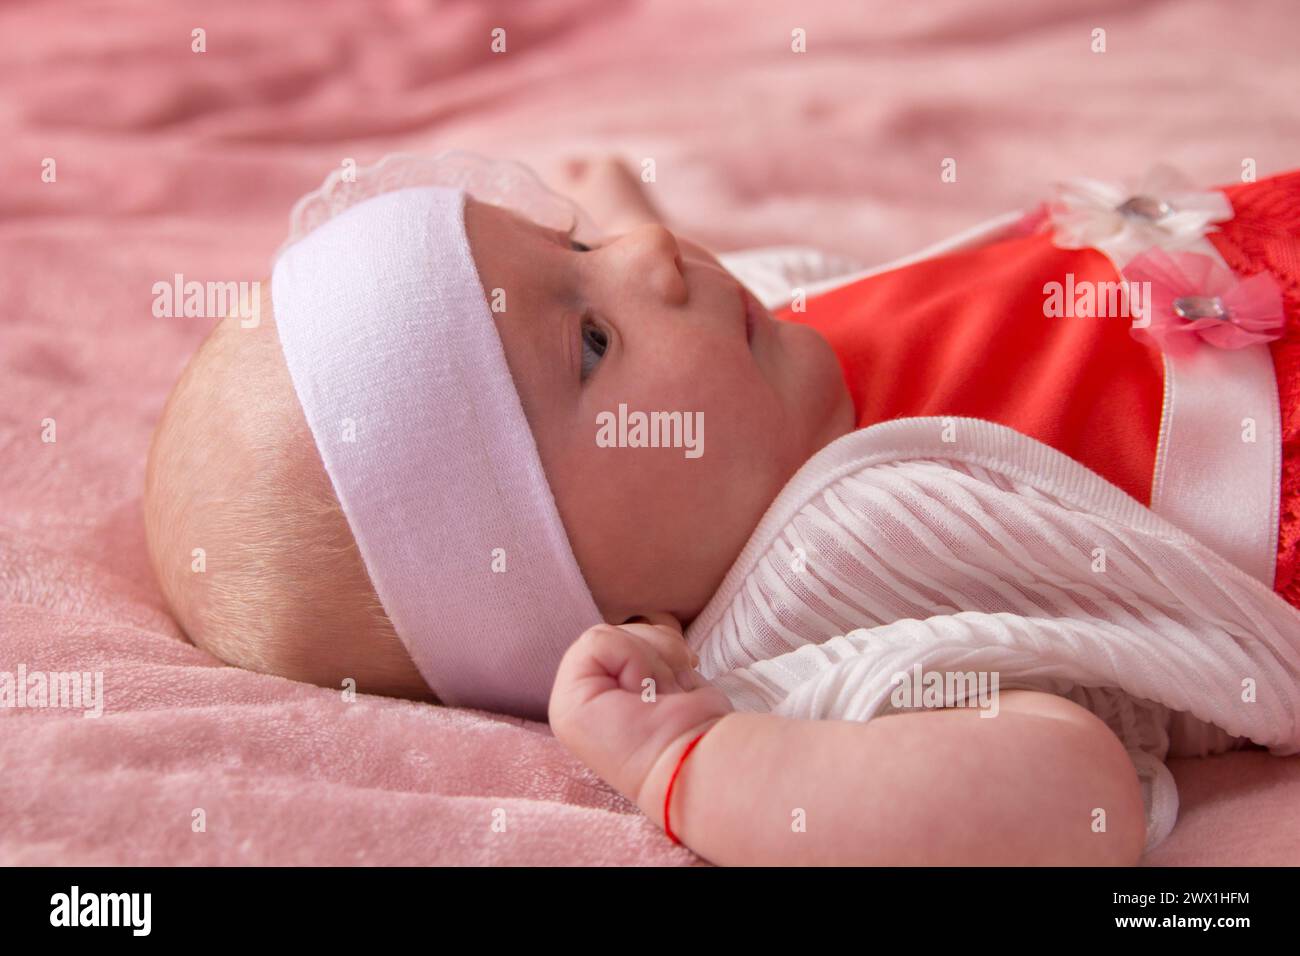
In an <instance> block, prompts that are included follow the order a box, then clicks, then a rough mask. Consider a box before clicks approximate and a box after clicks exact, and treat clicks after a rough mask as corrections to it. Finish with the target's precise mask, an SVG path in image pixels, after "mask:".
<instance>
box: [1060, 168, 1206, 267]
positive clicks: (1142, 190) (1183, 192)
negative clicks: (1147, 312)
mask: <svg viewBox="0 0 1300 956" xmlns="http://www.w3.org/2000/svg"><path fill="white" fill-rule="evenodd" d="M1046 213H1047V218H1048V219H1049V220H1050V222H1051V228H1052V243H1053V244H1054V245H1056V246H1058V247H1060V248H1062V249H1085V248H1093V249H1098V250H1100V251H1102V252H1104V253H1105V254H1106V255H1107V256H1109V257H1110V259H1111V260H1112V261H1113V262H1114V263H1115V265H1116V267H1118V268H1120V269H1122V268H1123V267H1124V266H1125V265H1127V264H1128V262H1129V261H1130V260H1131V259H1133V258H1134V257H1135V256H1138V255H1141V254H1142V253H1144V252H1146V251H1148V250H1149V249H1153V248H1155V249H1163V250H1166V251H1172V250H1177V249H1185V248H1187V247H1188V246H1192V245H1195V244H1196V243H1197V242H1198V241H1199V240H1200V239H1201V238H1202V237H1204V236H1205V234H1206V233H1207V232H1208V231H1210V230H1211V229H1212V227H1213V224H1214V223H1217V222H1225V221H1227V220H1229V219H1231V218H1232V204H1231V203H1230V202H1229V201H1228V197H1227V196H1225V195H1224V194H1223V193H1221V192H1217V191H1214V190H1197V189H1195V188H1194V187H1193V186H1191V185H1190V184H1189V183H1188V181H1187V180H1186V179H1185V178H1184V177H1183V176H1182V175H1181V174H1180V173H1179V172H1178V171H1177V170H1175V169H1172V168H1171V167H1169V166H1163V165H1162V166H1156V167H1154V168H1153V169H1152V170H1151V171H1150V172H1148V173H1147V174H1146V175H1145V176H1144V177H1143V178H1142V179H1141V181H1139V182H1138V184H1137V185H1136V187H1135V188H1132V189H1128V188H1125V187H1124V186H1122V185H1120V184H1118V183H1108V182H1102V181H1100V180H1097V179H1072V180H1069V181H1067V182H1064V183H1058V184H1057V186H1056V196H1055V198H1054V200H1053V201H1051V202H1049V203H1048V204H1047V209H1046Z"/></svg>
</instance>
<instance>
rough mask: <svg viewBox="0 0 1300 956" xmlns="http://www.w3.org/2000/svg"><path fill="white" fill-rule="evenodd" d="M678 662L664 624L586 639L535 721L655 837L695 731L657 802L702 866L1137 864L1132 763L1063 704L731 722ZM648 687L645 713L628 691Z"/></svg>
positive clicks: (1137, 805)
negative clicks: (652, 690) (678, 674)
mask: <svg viewBox="0 0 1300 956" xmlns="http://www.w3.org/2000/svg"><path fill="white" fill-rule="evenodd" d="M678 633H679V632H678ZM687 653H688V652H686V650H685V644H684V642H683V641H682V640H681V638H680V636H674V634H673V632H672V631H671V630H670V629H669V628H666V627H649V626H640V625H638V626H633V627H624V628H614V627H608V626H606V627H604V628H597V629H593V631H588V632H586V633H585V634H584V635H583V636H582V638H580V639H579V641H578V642H577V643H575V644H574V646H573V647H572V648H571V649H570V651H569V653H568V654H567V655H566V657H565V660H564V662H563V664H562V665H561V668H560V674H559V675H558V676H557V680H556V687H555V691H554V693H553V694H552V698H551V724H552V729H553V730H554V731H555V733H556V736H558V737H559V738H560V739H561V740H562V741H563V742H564V743H565V744H566V746H568V747H569V748H570V749H571V750H573V751H574V752H575V753H576V754H577V755H578V756H579V757H581V758H582V759H583V760H584V761H586V763H587V764H588V765H589V766H591V767H592V769H593V770H595V771H596V772H597V773H599V774H601V776H602V777H604V778H605V779H606V780H608V781H609V782H610V783H611V784H613V785H614V786H615V787H616V788H617V789H619V790H620V791H621V792H622V793H624V794H625V795H627V796H628V797H630V798H631V799H634V800H636V801H637V803H638V805H639V806H640V807H641V809H642V810H643V811H644V812H645V813H646V815H647V816H649V817H650V818H651V819H652V820H654V821H655V822H656V823H658V824H659V825H661V826H662V825H663V801H664V795H665V792H666V790H667V787H668V780H669V777H670V776H671V774H672V772H673V770H674V769H675V768H676V767H677V765H678V761H679V758H680V756H681V754H682V751H683V750H684V749H685V747H686V746H687V745H688V744H689V743H690V741H691V740H693V739H694V738H695V737H696V736H697V735H698V734H699V733H700V732H701V731H702V730H706V729H707V732H706V733H705V735H704V737H703V738H702V739H701V740H700V742H699V744H698V745H697V746H696V747H695V749H694V750H693V751H692V752H691V754H690V756H689V757H688V758H687V760H686V762H685V763H684V764H683V765H682V769H681V772H680V774H679V776H678V779H677V782H676V784H675V785H674V787H673V800H672V806H671V807H670V816H671V824H672V828H673V831H674V833H676V834H677V836H678V838H679V839H681V840H682V842H683V843H685V844H686V845H687V846H689V847H691V848H692V849H693V850H695V851H696V852H697V853H699V854H700V855H701V856H703V857H705V858H706V859H709V860H711V861H713V862H715V863H720V864H727V865H786V864H790V865H799V864H823V865H836V864H846V865H853V864H884V865H889V864H905V865H916V864H933V865H949V864H951V865H958V864H1130V863H1134V862H1136V861H1137V860H1138V858H1139V857H1140V855H1141V852H1142V848H1143V842H1144V812H1143V806H1142V797H1141V791H1140V788H1139V785H1138V781H1137V775H1136V772H1135V770H1134V768H1133V765H1132V763H1131V761H1130V760H1129V758H1128V755H1127V754H1126V753H1125V751H1124V748H1123V746H1122V745H1121V744H1120V742H1119V740H1118V739H1117V738H1116V737H1115V736H1114V734H1113V733H1111V731H1110V730H1109V728H1107V727H1106V725H1105V724H1104V723H1102V721H1101V720H1099V719H1098V718H1096V717H1095V716H1093V715H1092V714H1091V713H1089V712H1088V711H1086V710H1084V709H1083V708H1081V707H1079V706H1077V705H1075V704H1073V703H1071V702H1070V701H1067V700H1065V699H1063V698H1059V697H1055V696H1053V695H1049V694H1040V693H1036V692H1032V691H1005V692H1003V693H1002V694H1001V696H1000V700H999V703H1000V710H999V713H998V716H996V717H993V718H985V717H981V716H980V711H978V710H977V709H973V708H954V709H949V710H937V711H920V712H913V713H906V714H897V715H893V716H889V717H883V718H878V719H876V720H873V721H870V722H866V723H862V722H855V721H834V720H826V721H810V720H792V719H788V718H783V717H777V716H773V715H770V714H741V713H734V712H732V711H731V708H730V705H729V704H727V703H726V701H725V697H723V695H722V694H721V692H720V691H718V690H717V689H716V688H712V687H703V688H699V689H691V688H690V687H682V686H680V682H679V681H678V680H677V679H676V678H675V677H674V676H672V675H673V672H674V671H679V670H681V669H682V666H681V665H682V664H683V662H685V655H686V654H687ZM687 666H689V664H688V662H687ZM647 676H649V677H652V678H654V680H655V684H656V694H655V700H654V701H653V702H650V701H647V700H646V699H645V694H644V693H642V692H641V690H642V686H643V681H644V679H645V678H646V677H647ZM687 680H688V681H689V678H687ZM1097 810H1102V811H1104V818H1101V817H1099V815H1098V814H1097V813H1096V811H1097ZM1098 819H1104V822H1105V830H1104V832H1097V831H1096V830H1095V829H1094V821H1096V820H1098Z"/></svg>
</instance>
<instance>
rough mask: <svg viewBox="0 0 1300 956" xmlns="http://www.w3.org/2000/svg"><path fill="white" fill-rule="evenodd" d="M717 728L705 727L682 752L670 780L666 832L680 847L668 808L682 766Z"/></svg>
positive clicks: (667, 795)
mask: <svg viewBox="0 0 1300 956" xmlns="http://www.w3.org/2000/svg"><path fill="white" fill-rule="evenodd" d="M716 726H717V723H716V722H714V723H712V724H710V725H709V726H707V727H705V728H704V729H703V730H701V731H700V732H699V734H698V735H697V736H696V738H695V739H694V740H692V741H691V742H690V743H689V744H687V745H686V749H685V750H683V751H682V755H681V756H680V757H678V758H677V766H676V767H674V768H673V775H672V776H671V777H669V778H668V792H667V793H666V794H664V832H665V833H667V834H668V839H670V840H672V841H673V842H674V843H676V844H677V845H678V846H681V845H682V841H681V840H679V839H677V834H675V833H673V828H672V826H671V824H669V822H668V807H669V805H670V804H671V803H672V801H673V784H675V783H676V782H677V775H678V774H679V773H681V772H682V764H684V763H686V758H687V757H689V756H690V753H691V751H692V750H694V749H695V745H696V744H698V743H699V742H700V738H701V737H703V736H704V735H705V734H707V733H708V732H709V731H710V730H712V729H713V728H714V727H716Z"/></svg>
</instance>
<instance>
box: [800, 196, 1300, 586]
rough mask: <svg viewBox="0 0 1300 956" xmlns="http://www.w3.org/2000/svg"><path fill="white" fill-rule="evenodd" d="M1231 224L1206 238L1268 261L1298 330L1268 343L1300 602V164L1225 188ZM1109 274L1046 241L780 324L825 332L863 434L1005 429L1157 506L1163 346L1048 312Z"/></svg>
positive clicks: (872, 288)
mask: <svg viewBox="0 0 1300 956" xmlns="http://www.w3.org/2000/svg"><path fill="white" fill-rule="evenodd" d="M1222 191H1223V192H1224V193H1225V194H1226V195H1227V196H1228V198H1229V200H1230V201H1231V203H1232V205H1233V212H1234V215H1233V218H1232V219H1231V220H1229V221H1227V222H1224V223H1221V224H1220V225H1219V231H1218V232H1211V233H1210V234H1209V238H1210V240H1211V241H1212V242H1213V243H1214V245H1215V247H1216V248H1217V249H1218V250H1219V252H1220V253H1221V254H1222V255H1223V257H1224V259H1225V260H1226V261H1227V263H1228V265H1229V266H1230V267H1231V268H1232V269H1233V271H1234V272H1235V273H1237V274H1238V275H1239V276H1242V277H1244V276H1248V275H1252V274H1254V273H1256V272H1258V271H1261V270H1265V269H1266V270H1268V271H1269V272H1271V273H1272V274H1273V275H1274V276H1275V278H1276V279H1277V280H1278V282H1279V284H1280V285H1281V287H1282V290H1283V302H1284V308H1285V312H1286V323H1287V325H1286V334H1285V335H1284V337H1283V338H1282V339H1280V340H1278V341H1276V342H1274V343H1272V345H1271V351H1272V355H1273V360H1274V368H1275V371H1276V376H1277V382H1278V392H1279V399H1280V407H1281V444H1282V453H1283V464H1282V475H1281V509H1280V518H1279V535H1278V542H1277V563H1276V574H1275V579H1274V589H1275V590H1276V591H1277V592H1278V593H1279V594H1281V595H1282V596H1283V597H1284V598H1286V599H1287V600H1288V601H1289V602H1290V603H1291V604H1293V605H1295V606H1297V607H1300V574H1298V572H1300V567H1298V565H1300V173H1289V174H1286V175H1283V176H1277V177H1273V178H1271V179H1267V180H1263V181H1261V182H1258V183H1249V184H1242V185H1239V186H1232V187H1228V188H1226V189H1223V190H1222ZM1066 274H1072V275H1073V278H1074V281H1075V282H1076V284H1081V283H1085V282H1098V283H1101V282H1104V283H1113V282H1116V281H1118V280H1119V278H1120V277H1119V275H1118V274H1117V273H1116V271H1115V268H1114V266H1113V265H1112V264H1111V262H1110V260H1109V259H1108V258H1107V257H1106V256H1105V255H1103V254H1102V253H1100V252H1098V251H1096V250H1093V249H1075V250H1071V249H1060V248H1057V247H1056V246H1054V245H1053V244H1052V239H1051V236H1050V235H1049V234H1045V233H1039V234H1035V235H1030V236H1025V237H1022V238H1015V239H1006V240H1003V241H1000V242H995V243H992V244H989V245H986V246H982V247H980V248H977V249H972V250H965V251H961V252H956V253H951V254H948V255H945V256H941V257H939V258H935V259H928V260H923V261H921V262H916V263H913V264H911V265H907V266H903V267H901V268H899V269H894V270H890V271H888V272H884V273H881V274H878V275H874V276H870V277H868V278H865V279H861V280H858V281H856V282H853V283H850V284H848V285H845V286H841V287H839V288H836V289H833V290H831V291H829V292H826V293H823V294H821V295H818V296H814V297H812V298H810V299H809V300H808V301H807V303H806V310H805V311H802V312H795V311H792V310H791V309H790V308H789V307H786V308H784V309H782V310H780V311H779V312H778V318H781V319H785V320H788V321H794V322H802V323H805V324H808V325H811V326H813V327H814V328H816V329H817V330H818V331H819V332H821V333H822V335H824V336H825V337H826V339H827V340H828V341H829V342H830V344H831V347H832V348H833V349H834V350H835V353H836V355H837V356H838V358H839V361H840V365H841V368H842V370H843V372H844V376H845V380H846V382H847V384H848V388H849V392H850V394H851V395H852V397H853V403H854V407H855V409H856V411H857V424H858V427H866V426H868V425H872V424H875V423H877V422H881V421H887V420H889V419H893V418H903V417H912V416H969V417H974V418H982V419H987V420H989V421H994V422H998V423H1000V424H1003V425H1007V426H1009V427H1011V428H1014V429H1016V430H1017V431H1020V432H1022V433H1024V434H1026V435H1029V436H1030V437H1031V438H1035V439H1037V440H1039V441H1041V442H1043V443H1044V444H1047V445H1050V446H1051V447H1053V448H1055V449H1057V450H1058V451H1061V452H1063V453H1065V454H1067V455H1069V456H1070V457H1072V458H1074V459H1075V460H1076V461H1078V462H1080V463H1081V464H1083V465H1085V466H1087V467H1088V468H1090V469H1092V470H1093V471H1095V472H1097V473H1098V474H1100V475H1101V476H1102V477H1103V478H1106V479H1107V480H1108V481H1110V482H1112V483H1113V484H1115V485H1118V486H1119V487H1120V488H1122V489H1123V490H1124V491H1126V492H1127V493H1128V494H1130V495H1132V496H1133V497H1134V498H1136V499H1137V500H1139V501H1141V502H1142V503H1143V504H1150V502H1151V495H1152V477H1153V473H1154V468H1155V458H1156V450H1157V444H1158V442H1159V438H1160V427H1161V414H1162V407H1163V401H1164V367H1163V361H1162V356H1161V354H1160V352H1159V351H1158V350H1157V349H1156V348H1154V347H1153V346H1151V345H1149V344H1143V343H1141V342H1138V341H1137V340H1136V339H1134V338H1133V337H1132V335H1131V334H1130V332H1129V326H1130V322H1131V320H1130V319H1129V318H1128V317H1120V316H1111V317H1054V318H1045V313H1044V300H1045V293H1044V286H1045V285H1046V284H1047V283H1050V282H1053V281H1060V279H1061V277H1062V276H1063V275H1066Z"/></svg>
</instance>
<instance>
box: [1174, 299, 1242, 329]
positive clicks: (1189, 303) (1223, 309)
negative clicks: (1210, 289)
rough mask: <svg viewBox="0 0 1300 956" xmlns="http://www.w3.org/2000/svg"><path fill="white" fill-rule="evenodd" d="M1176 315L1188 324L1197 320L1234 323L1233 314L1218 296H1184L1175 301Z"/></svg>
mask: <svg viewBox="0 0 1300 956" xmlns="http://www.w3.org/2000/svg"><path fill="white" fill-rule="evenodd" d="M1173 308H1174V315H1176V316H1178V317H1179V318H1180V319H1186V320H1187V321H1188V322H1195V321H1196V320H1197V319H1223V320H1224V321H1225V322H1231V321H1232V314H1231V313H1230V312H1229V311H1228V307H1227V306H1225V305H1224V304H1223V299H1221V298H1219V296H1217V295H1183V296H1179V297H1178V298H1176V299H1174V301H1173Z"/></svg>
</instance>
